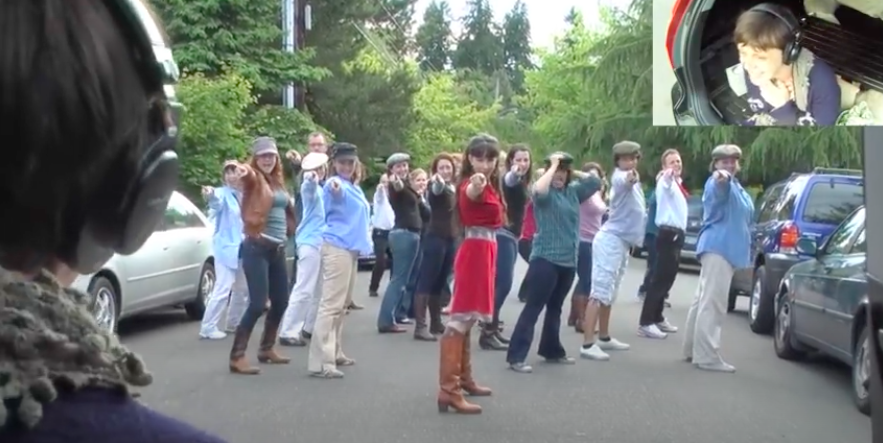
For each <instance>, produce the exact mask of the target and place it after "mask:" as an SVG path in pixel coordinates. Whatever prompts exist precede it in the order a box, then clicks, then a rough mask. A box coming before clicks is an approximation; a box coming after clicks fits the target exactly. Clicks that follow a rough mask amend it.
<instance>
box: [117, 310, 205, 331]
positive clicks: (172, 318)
mask: <svg viewBox="0 0 883 443" xmlns="http://www.w3.org/2000/svg"><path fill="white" fill-rule="evenodd" d="M190 323H193V320H190V319H189V318H187V314H185V313H184V311H183V310H178V309H175V310H163V311H157V312H150V313H146V314H141V315H137V316H135V317H131V318H127V319H125V320H121V321H120V324H119V326H118V327H117V334H119V336H120V337H127V338H131V337H135V336H138V335H140V334H145V333H149V332H155V331H156V330H158V329H162V328H168V327H170V326H174V325H182V324H190Z"/></svg>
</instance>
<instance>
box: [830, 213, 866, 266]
mask: <svg viewBox="0 0 883 443" xmlns="http://www.w3.org/2000/svg"><path fill="white" fill-rule="evenodd" d="M864 227H865V209H864V208H862V209H860V210H858V211H855V213H853V214H852V215H851V216H849V218H848V219H847V220H844V221H843V223H842V224H841V225H840V226H838V227H837V229H836V230H834V232H833V233H832V234H831V237H830V238H829V239H828V242H827V243H825V254H826V255H840V254H848V253H849V252H850V248H851V246H852V239H853V238H855V237H856V234H858V232H859V231H860V230H862V229H863V228H864Z"/></svg>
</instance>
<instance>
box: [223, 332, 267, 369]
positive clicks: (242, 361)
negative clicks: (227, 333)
mask: <svg viewBox="0 0 883 443" xmlns="http://www.w3.org/2000/svg"><path fill="white" fill-rule="evenodd" d="M250 338H251V331H250V330H248V329H245V328H243V327H242V326H240V327H238V328H236V332H235V335H234V336H233V348H232V349H230V372H232V373H234V374H243V375H257V374H260V373H261V369H260V368H258V367H255V366H252V365H251V364H249V363H248V360H247V359H246V358H245V351H246V350H247V349H248V340H249V339H250Z"/></svg>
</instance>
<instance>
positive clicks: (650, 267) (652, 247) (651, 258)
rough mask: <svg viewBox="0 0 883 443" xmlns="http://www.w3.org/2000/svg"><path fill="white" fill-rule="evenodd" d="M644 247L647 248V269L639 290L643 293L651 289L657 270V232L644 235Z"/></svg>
mask: <svg viewBox="0 0 883 443" xmlns="http://www.w3.org/2000/svg"><path fill="white" fill-rule="evenodd" d="M644 249H645V250H647V270H646V271H644V281H643V282H642V283H641V287H640V288H638V292H639V293H641V294H643V293H645V292H647V289H650V282H651V281H653V271H655V270H656V234H651V233H648V234H645V235H644Z"/></svg>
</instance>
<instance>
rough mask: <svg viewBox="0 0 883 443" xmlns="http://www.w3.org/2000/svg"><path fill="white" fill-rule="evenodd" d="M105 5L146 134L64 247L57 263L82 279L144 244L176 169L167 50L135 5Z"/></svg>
mask: <svg viewBox="0 0 883 443" xmlns="http://www.w3.org/2000/svg"><path fill="white" fill-rule="evenodd" d="M105 5H106V7H107V8H108V10H109V11H110V13H111V15H112V16H113V17H114V19H115V20H116V21H117V24H118V25H119V28H120V29H121V30H122V31H123V33H124V36H125V38H126V39H127V41H128V43H129V45H130V46H131V49H132V51H133V54H134V57H133V59H134V61H135V63H136V65H137V70H138V72H139V73H140V76H141V80H142V82H143V83H144V85H145V90H146V91H147V94H148V97H146V102H145V111H146V112H147V113H148V128H149V129H148V134H147V141H146V143H145V146H144V147H143V149H142V152H141V155H140V159H139V161H138V164H137V165H134V167H133V165H131V160H129V158H130V157H131V152H123V153H121V154H120V159H119V160H118V162H125V163H124V164H122V165H123V166H122V167H121V168H120V169H121V170H123V171H126V175H125V176H121V175H120V174H110V175H109V176H108V177H107V178H106V179H105V182H104V183H102V188H100V189H106V190H109V191H110V195H111V196H112V197H113V198H112V199H110V200H104V201H100V202H94V203H93V202H87V204H89V205H92V206H93V207H91V208H89V210H88V211H87V215H86V221H85V224H84V225H83V227H82V230H81V231H80V235H79V238H77V239H76V240H75V241H74V242H72V243H71V244H68V245H67V247H66V248H64V251H65V252H64V253H63V254H62V258H63V259H64V260H65V261H66V262H67V263H69V264H70V265H71V266H72V267H73V268H74V269H75V270H76V271H78V272H80V273H84V274H88V273H92V272H95V271H97V270H98V269H99V268H100V267H101V266H102V265H103V264H104V263H105V262H107V260H109V259H110V258H111V257H112V256H113V254H114V253H120V254H124V255H127V254H131V253H133V252H135V251H137V250H138V249H139V248H141V246H142V245H144V243H145V242H146V241H147V239H148V237H150V235H151V234H153V232H154V231H155V230H156V227H157V226H158V225H159V223H160V222H161V221H162V218H163V216H164V215H165V211H166V207H167V206H168V204H169V200H170V199H171V196H172V192H174V190H175V188H176V187H177V185H178V172H179V169H180V165H179V162H178V154H177V153H176V152H175V144H176V142H177V136H178V126H177V121H178V120H179V116H180V112H181V109H182V106H181V104H180V103H179V102H178V101H177V98H176V96H175V91H174V88H173V87H172V85H173V84H175V83H177V81H178V77H179V71H178V66H177V65H176V64H175V61H174V60H173V59H172V51H171V50H170V49H169V48H168V44H167V43H166V41H165V38H164V36H163V34H162V32H161V31H160V28H159V26H158V25H157V23H156V21H155V20H154V18H153V15H152V14H151V12H150V11H149V10H148V9H147V7H145V6H144V4H143V3H141V0H105ZM117 164H118V165H120V164H121V163H117ZM133 171H134V173H132V172H133Z"/></svg>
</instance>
